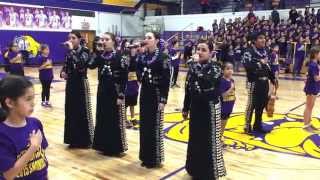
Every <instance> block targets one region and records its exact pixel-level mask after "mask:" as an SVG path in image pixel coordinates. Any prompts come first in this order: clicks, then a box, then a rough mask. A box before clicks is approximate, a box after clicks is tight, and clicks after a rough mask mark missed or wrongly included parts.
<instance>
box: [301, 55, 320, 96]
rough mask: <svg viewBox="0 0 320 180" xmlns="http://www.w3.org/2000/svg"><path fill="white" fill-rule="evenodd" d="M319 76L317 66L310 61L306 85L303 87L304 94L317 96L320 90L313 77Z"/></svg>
mask: <svg viewBox="0 0 320 180" xmlns="http://www.w3.org/2000/svg"><path fill="white" fill-rule="evenodd" d="M318 75H319V66H318V64H317V63H315V62H313V61H310V63H309V66H308V76H307V81H306V85H305V87H304V92H305V93H306V94H313V95H317V94H318V93H319V89H320V85H319V84H320V83H319V82H317V81H316V80H315V79H314V76H318Z"/></svg>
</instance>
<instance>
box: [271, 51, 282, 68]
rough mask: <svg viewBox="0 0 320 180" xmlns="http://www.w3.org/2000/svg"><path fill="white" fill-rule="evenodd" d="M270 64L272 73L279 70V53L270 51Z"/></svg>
mask: <svg viewBox="0 0 320 180" xmlns="http://www.w3.org/2000/svg"><path fill="white" fill-rule="evenodd" d="M269 59H270V65H271V71H272V72H273V73H276V72H279V71H280V66H279V55H278V54H276V53H274V52H272V53H271V54H270V57H269Z"/></svg>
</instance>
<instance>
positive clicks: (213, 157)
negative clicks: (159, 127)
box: [183, 40, 226, 180]
mask: <svg viewBox="0 0 320 180" xmlns="http://www.w3.org/2000/svg"><path fill="white" fill-rule="evenodd" d="M212 51H213V45H212V43H211V42H207V41H204V40H201V41H200V42H199V43H198V46H197V51H196V55H195V57H194V60H190V61H189V62H188V65H189V71H188V74H187V79H186V86H185V97H184V106H183V117H184V119H187V117H188V115H189V113H190V121H189V141H188V150H187V161H186V170H187V172H188V174H190V175H191V176H192V178H194V179H208V180H209V179H218V178H219V177H222V176H225V175H226V169H225V166H224V160H223V154H222V149H221V148H222V144H221V141H220V136H221V103H220V95H221V93H220V90H219V84H220V80H221V77H222V70H221V67H220V65H219V64H218V63H216V62H214V61H213V60H211V55H212Z"/></svg>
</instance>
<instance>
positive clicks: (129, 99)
mask: <svg viewBox="0 0 320 180" xmlns="http://www.w3.org/2000/svg"><path fill="white" fill-rule="evenodd" d="M133 46H135V47H133V48H131V50H130V57H129V64H128V71H129V73H128V82H127V89H126V107H129V109H130V122H129V123H128V127H130V126H133V127H134V126H136V125H137V124H138V121H137V120H136V119H135V111H134V108H135V106H136V105H137V102H138V94H139V83H138V78H137V59H138V57H139V56H140V55H141V54H142V53H143V52H141V51H143V47H141V45H140V44H133ZM134 128H135V127H134Z"/></svg>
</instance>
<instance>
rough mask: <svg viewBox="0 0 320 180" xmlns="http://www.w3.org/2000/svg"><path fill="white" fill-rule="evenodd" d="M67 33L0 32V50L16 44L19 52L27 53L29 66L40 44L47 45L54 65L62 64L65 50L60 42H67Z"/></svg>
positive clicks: (1, 60) (33, 61)
mask: <svg viewBox="0 0 320 180" xmlns="http://www.w3.org/2000/svg"><path fill="white" fill-rule="evenodd" d="M68 34H69V33H68V32H49V31H8V30H0V39H1V41H0V49H1V51H2V50H3V49H5V48H7V46H8V44H10V43H11V42H16V43H17V44H18V46H19V48H20V50H26V51H28V52H29V58H30V62H29V63H30V64H37V63H38V62H35V58H34V57H36V55H37V54H38V51H39V48H40V45H41V44H48V45H49V47H50V56H51V57H52V59H53V62H54V63H62V62H63V61H64V56H65V53H66V50H65V48H64V47H63V46H61V43H62V42H65V41H66V40H67V36H68ZM0 63H3V57H2V56H1V55H0Z"/></svg>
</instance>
